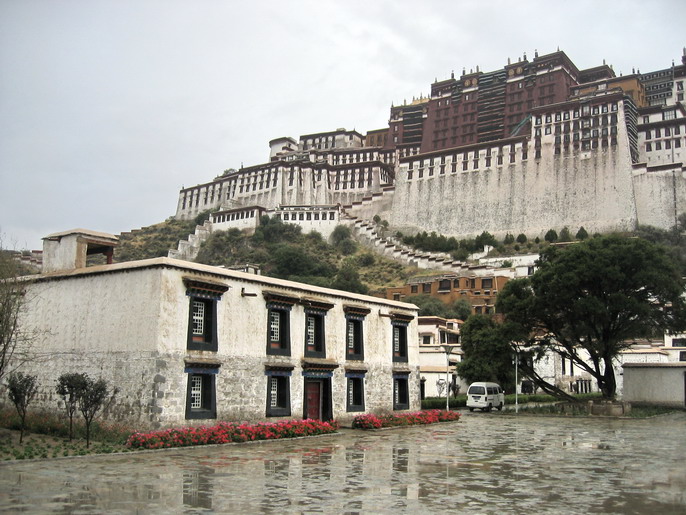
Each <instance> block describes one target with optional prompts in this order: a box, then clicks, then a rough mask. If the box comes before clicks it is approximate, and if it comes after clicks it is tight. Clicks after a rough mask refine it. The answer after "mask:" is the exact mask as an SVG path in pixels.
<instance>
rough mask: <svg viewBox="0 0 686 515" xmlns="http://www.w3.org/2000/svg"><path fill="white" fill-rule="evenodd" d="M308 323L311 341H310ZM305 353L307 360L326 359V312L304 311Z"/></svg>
mask: <svg viewBox="0 0 686 515" xmlns="http://www.w3.org/2000/svg"><path fill="white" fill-rule="evenodd" d="M310 322H311V323H312V324H313V325H314V327H313V335H312V336H313V340H312V341H310V332H309V330H310ZM304 332H305V352H304V355H305V357H307V358H326V312H325V311H320V310H313V309H305V331H304Z"/></svg>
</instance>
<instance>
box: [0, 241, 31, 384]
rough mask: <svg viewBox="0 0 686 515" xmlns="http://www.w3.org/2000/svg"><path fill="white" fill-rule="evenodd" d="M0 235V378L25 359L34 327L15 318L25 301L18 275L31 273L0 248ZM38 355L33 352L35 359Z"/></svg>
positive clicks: (23, 306) (25, 297) (10, 254)
mask: <svg viewBox="0 0 686 515" xmlns="http://www.w3.org/2000/svg"><path fill="white" fill-rule="evenodd" d="M2 245H3V241H2V237H1V235H0V382H2V378H3V377H4V376H6V375H8V374H9V373H10V372H12V371H14V370H16V369H17V368H19V367H20V366H21V365H22V364H23V363H24V362H26V361H28V360H29V351H30V350H31V344H32V343H33V341H34V340H35V339H36V336H37V335H38V334H37V332H36V331H35V330H31V329H22V328H21V326H20V324H19V319H20V316H21V314H22V312H23V311H24V309H25V308H26V305H27V289H26V284H27V282H26V281H25V280H24V279H22V278H21V277H22V276H26V275H29V274H31V273H35V271H31V270H30V269H28V268H27V267H26V266H25V265H23V264H22V263H20V262H19V261H17V260H16V259H15V256H14V254H16V253H15V252H12V251H9V250H7V249H4V248H3V246H2ZM37 359H39V358H38V356H33V357H32V361H36V360H37Z"/></svg>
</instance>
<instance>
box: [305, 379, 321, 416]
mask: <svg viewBox="0 0 686 515" xmlns="http://www.w3.org/2000/svg"><path fill="white" fill-rule="evenodd" d="M305 395H307V418H312V419H315V420H321V418H322V410H321V405H322V383H321V382H319V381H307V383H305Z"/></svg>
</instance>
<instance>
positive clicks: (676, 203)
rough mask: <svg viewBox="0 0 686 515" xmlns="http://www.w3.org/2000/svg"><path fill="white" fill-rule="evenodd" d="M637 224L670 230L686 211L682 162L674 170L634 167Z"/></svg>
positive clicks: (685, 181) (685, 185)
mask: <svg viewBox="0 0 686 515" xmlns="http://www.w3.org/2000/svg"><path fill="white" fill-rule="evenodd" d="M633 182H634V189H635V190H636V208H637V213H638V223H639V224H641V225H652V226H655V227H660V228H662V229H669V228H671V227H672V226H674V225H675V224H676V222H677V217H678V216H679V215H680V214H681V213H684V212H686V171H684V169H683V167H682V165H681V163H677V164H675V166H674V167H673V168H671V169H663V170H655V171H653V170H650V171H649V170H648V169H646V168H645V167H642V168H640V169H636V170H634V175H633Z"/></svg>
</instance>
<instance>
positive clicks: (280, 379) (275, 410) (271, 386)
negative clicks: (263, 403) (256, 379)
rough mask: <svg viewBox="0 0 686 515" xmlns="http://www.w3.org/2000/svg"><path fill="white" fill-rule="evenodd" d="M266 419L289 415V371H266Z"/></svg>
mask: <svg viewBox="0 0 686 515" xmlns="http://www.w3.org/2000/svg"><path fill="white" fill-rule="evenodd" d="M265 375H266V377H267V407H266V411H265V414H266V416H267V417H289V416H290V415H291V389H290V386H291V385H290V379H291V378H290V376H291V371H290V370H277V369H273V370H272V369H267V370H266V371H265Z"/></svg>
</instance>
